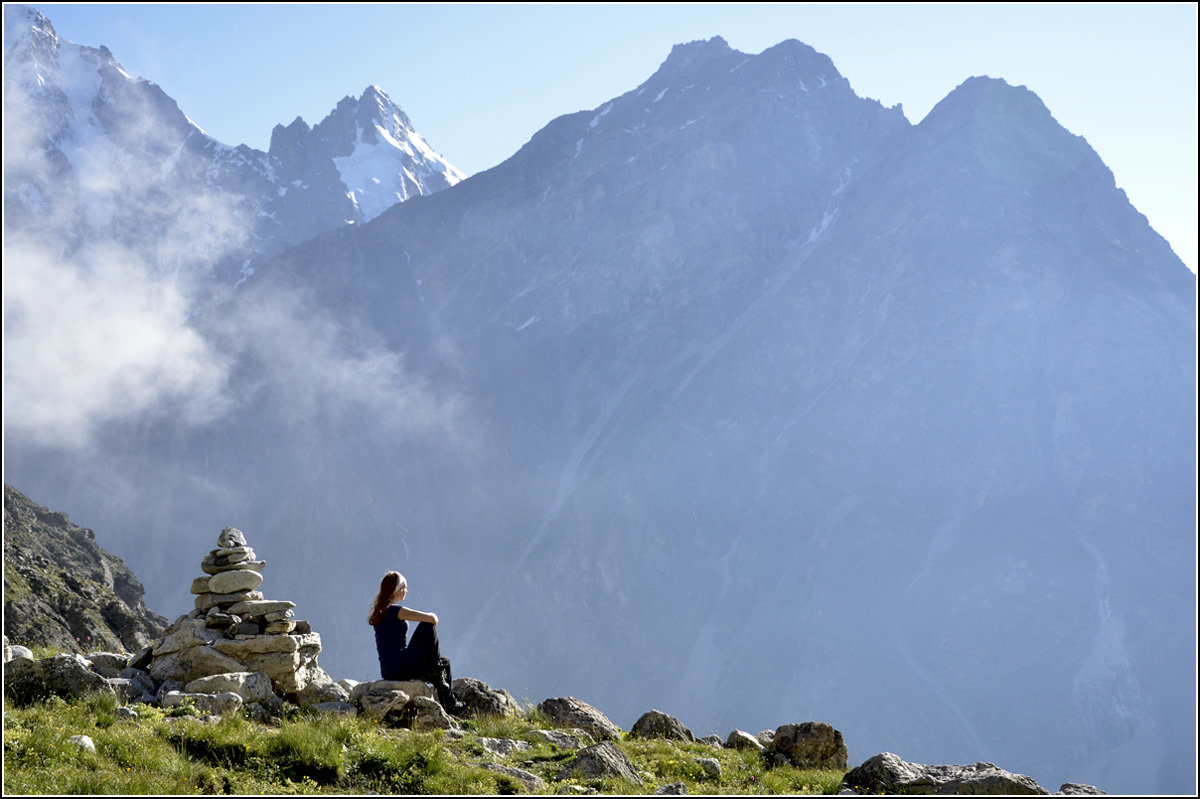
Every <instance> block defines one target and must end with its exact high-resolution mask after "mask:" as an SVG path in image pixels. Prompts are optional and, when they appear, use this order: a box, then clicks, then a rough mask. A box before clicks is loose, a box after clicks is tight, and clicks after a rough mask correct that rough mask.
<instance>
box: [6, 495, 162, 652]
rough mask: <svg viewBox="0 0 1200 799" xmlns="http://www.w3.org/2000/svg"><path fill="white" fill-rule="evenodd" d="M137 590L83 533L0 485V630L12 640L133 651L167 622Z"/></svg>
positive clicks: (128, 576) (64, 647)
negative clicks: (0, 582) (0, 538)
mask: <svg viewBox="0 0 1200 799" xmlns="http://www.w3.org/2000/svg"><path fill="white" fill-rule="evenodd" d="M144 593H145V589H143V588H142V584H141V583H140V582H139V581H138V579H137V577H135V576H134V574H133V572H131V571H130V570H129V567H128V566H126V565H125V562H124V561H122V560H121V559H120V558H117V557H114V556H113V555H110V554H109V553H107V552H105V551H104V550H103V549H101V548H100V547H99V546H97V545H96V543H95V535H94V534H93V533H92V531H91V530H85V529H83V528H81V527H77V526H75V525H74V524H71V522H70V520H69V519H68V518H67V515H66V514H65V513H60V512H57V511H50V510H47V509H45V508H43V507H42V506H40V505H37V504H35V503H33V502H30V501H29V499H28V498H27V497H25V496H24V495H23V494H21V492H19V491H17V490H15V489H14V488H12V487H11V486H7V485H6V486H4V634H5V635H7V636H8V637H9V638H10V639H11V641H12V643H15V644H21V645H22V646H28V647H35V646H47V647H53V648H55V649H59V650H65V651H68V652H82V651H92V652H96V651H108V652H136V651H138V650H139V649H141V648H142V647H143V646H146V645H147V644H149V643H150V641H151V640H152V639H153V638H154V637H155V636H157V635H160V634H161V633H162V631H163V629H164V628H165V627H166V626H167V620H166V619H164V618H163V617H162V616H159V615H158V614H157V613H154V612H152V611H150V610H149V609H147V608H146V605H145V603H144V602H143V601H142V595H143V594H144Z"/></svg>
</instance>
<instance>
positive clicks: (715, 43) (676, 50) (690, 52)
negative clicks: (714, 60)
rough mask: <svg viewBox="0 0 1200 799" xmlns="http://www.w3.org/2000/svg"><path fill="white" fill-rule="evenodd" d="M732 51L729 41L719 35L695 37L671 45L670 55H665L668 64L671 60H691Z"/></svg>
mask: <svg viewBox="0 0 1200 799" xmlns="http://www.w3.org/2000/svg"><path fill="white" fill-rule="evenodd" d="M732 51H733V48H732V47H730V46H729V42H727V41H725V39H724V38H723V37H721V36H713V37H712V38H711V39H695V40H693V41H690V42H685V43H683V44H677V45H675V46H674V47H672V48H671V53H670V55H668V56H667V63H668V64H669V63H671V62H672V61H692V60H694V59H696V58H698V57H705V56H710V55H714V54H723V53H729V52H732Z"/></svg>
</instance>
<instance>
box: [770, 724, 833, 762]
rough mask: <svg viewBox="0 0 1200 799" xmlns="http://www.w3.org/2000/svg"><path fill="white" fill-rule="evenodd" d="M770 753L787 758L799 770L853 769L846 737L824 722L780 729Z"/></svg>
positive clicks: (776, 732) (792, 725) (777, 731)
mask: <svg viewBox="0 0 1200 799" xmlns="http://www.w3.org/2000/svg"><path fill="white" fill-rule="evenodd" d="M767 749H769V750H771V751H772V752H776V753H778V754H780V755H782V756H783V757H786V758H787V759H788V760H789V761H791V763H792V765H794V766H796V767H797V768H803V769H828V770H840V771H845V770H846V769H847V768H849V765H848V763H847V760H848V757H849V752H848V751H847V750H846V742H845V741H844V740H842V734H841V733H840V732H838V731H837V730H835V729H834V728H833V727H832V726H830V725H829V724H826V723H825V722H822V721H806V722H804V723H803V724H784V725H783V726H781V727H778V728H777V729H776V730H775V737H774V738H773V739H772V741H771V745H770V746H768V747H767Z"/></svg>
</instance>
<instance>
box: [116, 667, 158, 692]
mask: <svg viewBox="0 0 1200 799" xmlns="http://www.w3.org/2000/svg"><path fill="white" fill-rule="evenodd" d="M117 676H118V677H121V678H122V679H126V680H132V681H133V682H136V683H137V684H138V685H139V686H141V688H142V692H143V693H147V694H150V695H151V696H154V694H155V693H156V692H157V691H158V686H157V685H155V684H154V678H153V677H151V676H150V674H149V672H146V671H143V670H142V669H135V668H133V667H132V666H130V667H128V668H125V669H121V673H120V674H118V675H117Z"/></svg>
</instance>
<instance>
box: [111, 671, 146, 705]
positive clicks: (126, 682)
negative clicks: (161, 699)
mask: <svg viewBox="0 0 1200 799" xmlns="http://www.w3.org/2000/svg"><path fill="white" fill-rule="evenodd" d="M104 680H105V682H107V683H108V686H109V687H110V688H112V690H113V693H115V694H116V695H117V698H118V699H120V700H121V701H123V702H135V701H137V700H139V699H141V700H143V701H153V699H154V696H153V691H147V690H146V689H145V688H144V687H142V685H141V684H140V683H138V682H136V681H134V680H130V679H128V678H126V677H105V678H104Z"/></svg>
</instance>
